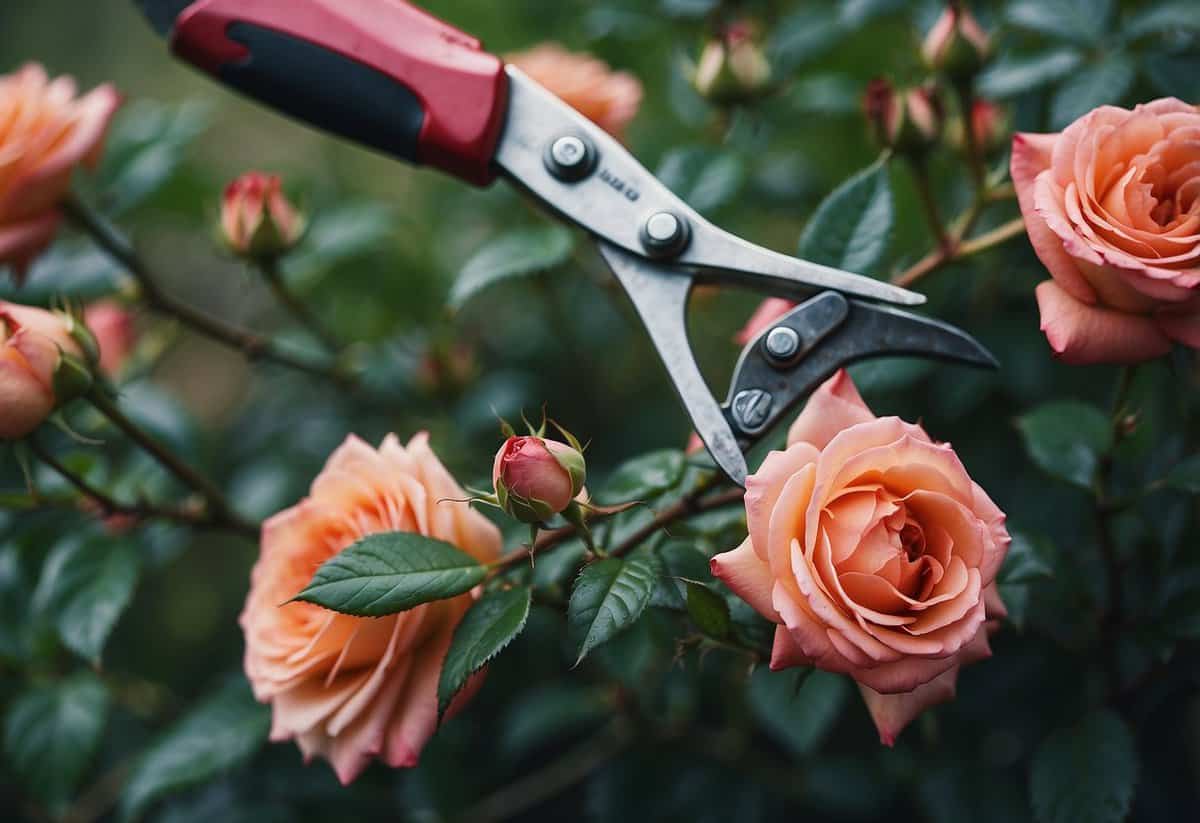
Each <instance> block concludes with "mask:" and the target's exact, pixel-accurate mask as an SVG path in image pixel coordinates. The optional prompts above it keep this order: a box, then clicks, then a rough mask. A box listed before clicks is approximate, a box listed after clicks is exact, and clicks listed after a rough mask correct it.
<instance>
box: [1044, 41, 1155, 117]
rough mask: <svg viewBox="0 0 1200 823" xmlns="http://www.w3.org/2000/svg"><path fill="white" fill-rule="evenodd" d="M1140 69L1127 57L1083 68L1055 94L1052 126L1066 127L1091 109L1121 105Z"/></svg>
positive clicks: (1112, 56)
mask: <svg viewBox="0 0 1200 823" xmlns="http://www.w3.org/2000/svg"><path fill="white" fill-rule="evenodd" d="M1136 75H1137V66H1136V64H1135V63H1134V61H1133V59H1132V58H1131V57H1129V56H1128V55H1125V54H1121V53H1119V52H1117V53H1114V54H1109V55H1107V56H1106V57H1105V58H1104V59H1103V60H1101V61H1100V62H1098V63H1093V64H1091V65H1087V66H1084V67H1083V68H1082V69H1080V70H1078V71H1076V72H1075V73H1074V74H1073V76H1072V77H1071V78H1070V79H1069V80H1068V81H1067V82H1065V83H1063V84H1062V85H1061V86H1060V87H1059V88H1058V91H1056V92H1055V93H1054V99H1053V100H1052V101H1051V105H1050V123H1051V126H1053V127H1054V128H1057V129H1061V128H1065V127H1067V126H1069V125H1070V124H1071V123H1073V122H1074V121H1075V120H1077V119H1079V118H1080V117H1082V116H1083V115H1085V114H1087V113H1088V112H1089V111H1091V110H1092V109H1094V108H1096V107H1098V106H1102V105H1105V104H1106V103H1119V102H1121V100H1123V99H1124V98H1125V95H1126V93H1128V91H1129V89H1130V88H1131V87H1132V86H1133V81H1134V78H1135V77H1136Z"/></svg>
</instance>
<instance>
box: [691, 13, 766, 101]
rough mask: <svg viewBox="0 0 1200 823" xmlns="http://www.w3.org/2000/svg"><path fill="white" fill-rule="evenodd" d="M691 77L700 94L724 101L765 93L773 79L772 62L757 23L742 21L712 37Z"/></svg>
mask: <svg viewBox="0 0 1200 823" xmlns="http://www.w3.org/2000/svg"><path fill="white" fill-rule="evenodd" d="M691 81H692V86H693V87H694V88H695V89H696V91H697V92H699V93H700V96H701V97H704V98H705V99H707V100H712V101H713V102H714V103H719V104H722V105H730V104H734V103H745V102H749V101H751V100H753V99H754V98H756V97H758V96H759V95H760V94H762V93H763V92H764V91H765V90H766V89H767V86H768V85H769V84H770V82H771V63H770V61H768V60H767V55H766V52H765V51H764V50H763V47H762V43H761V42H760V39H759V36H758V31H757V27H756V26H755V25H754V24H753V23H750V22H748V21H740V22H737V23H733V24H731V25H729V26H728V27H726V28H725V30H724V31H723V32H722V33H721V35H720V36H719V37H716V38H714V39H712V40H709V41H708V42H707V43H706V44H705V45H704V49H703V50H702V51H701V52H700V61H699V63H697V64H696V66H695V69H694V70H693V72H692V76H691Z"/></svg>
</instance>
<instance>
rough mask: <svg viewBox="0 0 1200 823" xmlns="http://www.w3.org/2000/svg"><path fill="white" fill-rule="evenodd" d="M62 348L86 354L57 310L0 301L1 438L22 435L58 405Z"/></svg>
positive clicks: (82, 355)
mask: <svg viewBox="0 0 1200 823" xmlns="http://www.w3.org/2000/svg"><path fill="white" fill-rule="evenodd" d="M64 353H65V354H69V355H73V356H74V357H76V358H79V359H80V361H81V362H82V360H83V359H84V353H83V351H82V349H81V348H80V346H79V344H78V343H77V342H75V339H74V338H73V337H72V336H71V331H70V328H69V326H68V325H67V320H65V319H64V318H63V317H62V316H61V315H58V314H54V313H53V312H48V311H46V310H45V309H38V308H33V307H32V306H18V305H16V304H15V303H5V302H4V301H0V440H15V439H17V438H19V437H24V436H25V435H27V434H29V433H30V432H31V431H33V430H34V429H36V428H37V427H38V426H40V425H41V424H42V422H43V421H44V420H45V419H46V418H47V417H49V416H50V414H51V412H53V411H54V409H55V407H57V406H58V401H59V398H58V397H57V396H56V391H55V376H56V375H57V373H58V370H59V365H60V364H61V362H62V356H63V354H64Z"/></svg>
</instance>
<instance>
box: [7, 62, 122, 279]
mask: <svg viewBox="0 0 1200 823" xmlns="http://www.w3.org/2000/svg"><path fill="white" fill-rule="evenodd" d="M119 104H120V98H119V97H118V95H117V92H116V91H115V90H114V89H113V88H112V87H111V86H107V85H106V86H101V87H99V88H97V89H95V90H94V91H92V92H91V93H90V94H87V95H85V96H83V97H76V90H75V81H73V80H72V79H71V78H70V77H59V78H57V79H55V80H53V81H52V80H50V79H49V78H48V77H47V76H46V71H45V69H43V68H42V67H41V66H38V65H34V64H30V65H27V66H25V67H24V68H22V69H21V70H20V71H18V72H16V73H15V74H10V75H6V76H3V77H0V267H2V266H5V265H7V266H9V267H11V268H12V270H13V271H14V272H15V274H16V276H17V278H18V279H20V278H22V277H24V274H25V271H26V270H27V269H28V268H29V265H30V263H32V262H33V259H34V258H35V257H36V256H37V255H39V254H40V253H41V252H42V251H44V250H45V248H46V247H47V246H48V245H50V241H51V240H53V239H54V234H55V232H56V231H57V230H58V224H59V221H60V219H61V214H60V212H59V204H60V203H61V202H62V199H63V197H64V196H65V195H66V194H67V191H68V189H69V188H70V185H71V173H72V172H73V171H74V170H75V168H76V167H77V166H80V165H84V166H89V167H91V166H95V164H96V163H97V162H98V161H99V159H100V153H101V152H102V151H103V148H104V137H105V135H106V134H107V132H108V126H109V122H110V121H111V120H112V116H113V113H114V112H115V111H116V110H117V106H118V105H119Z"/></svg>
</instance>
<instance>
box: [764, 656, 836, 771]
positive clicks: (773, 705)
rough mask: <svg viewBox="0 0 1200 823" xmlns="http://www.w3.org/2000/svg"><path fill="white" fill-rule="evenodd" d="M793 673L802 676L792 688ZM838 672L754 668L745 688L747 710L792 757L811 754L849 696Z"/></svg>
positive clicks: (794, 677) (795, 676) (793, 681)
mask: <svg viewBox="0 0 1200 823" xmlns="http://www.w3.org/2000/svg"><path fill="white" fill-rule="evenodd" d="M797 675H799V676H801V677H803V678H804V680H803V683H802V684H801V685H800V688H799V689H797V688H796V678H797ZM848 685H849V682H848V681H847V680H846V678H844V677H842V676H841V675H836V674H830V673H829V672H821V671H811V670H808V669H801V670H799V671H798V672H796V671H783V672H773V671H770V670H769V669H767V668H766V667H759V668H758V669H755V671H754V674H753V675H752V676H751V678H750V687H749V688H748V689H747V690H746V699H747V700H748V702H749V704H750V710H751V712H753V714H754V716H755V718H756V719H757V720H758V722H759V725H760V726H762V728H763V730H764V731H765V732H766V733H767V734H768V735H770V736H771V737H773V738H774V739H775V740H776V741H777V742H778V743H779V744H780V745H782V746H784V747H786V748H787V749H788V751H790V752H791V753H792V754H793V755H794V756H796V757H803V756H805V755H808V754H812V753H813V752H814V751H816V750H817V748H818V747H819V746H820V745H821V741H822V740H823V739H824V738H825V736H826V735H827V734H828V733H829V731H830V729H832V728H833V724H834V723H836V722H837V719H838V715H839V714H840V713H841V710H842V707H843V706H844V705H845V703H846V698H847V697H848V696H849V691H850V690H849V688H848Z"/></svg>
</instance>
